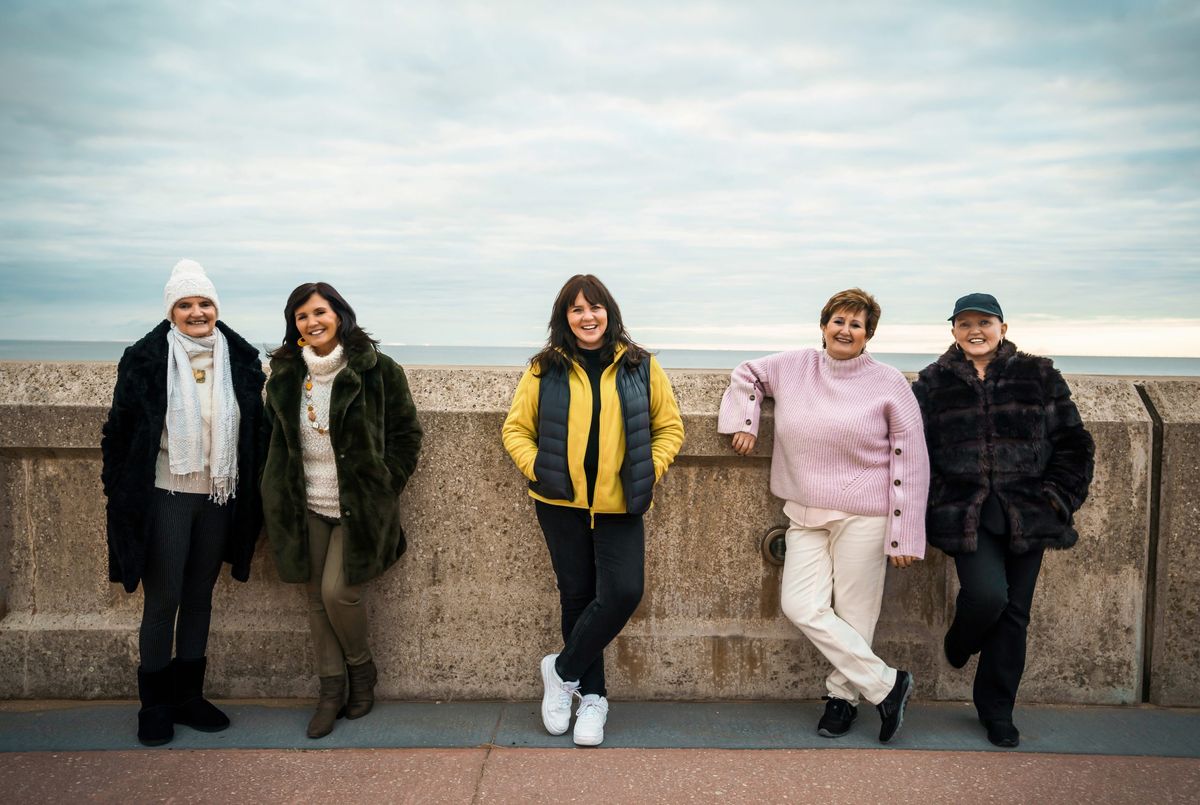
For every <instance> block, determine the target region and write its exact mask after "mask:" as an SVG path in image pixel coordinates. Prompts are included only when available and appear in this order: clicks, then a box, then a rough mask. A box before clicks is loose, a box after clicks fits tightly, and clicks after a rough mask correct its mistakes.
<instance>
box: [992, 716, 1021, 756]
mask: <svg viewBox="0 0 1200 805" xmlns="http://www.w3.org/2000/svg"><path fill="white" fill-rule="evenodd" d="M983 726H985V727H987V736H988V740H989V741H991V742H992V743H993V744H995V745H996V746H1002V747H1004V748H1005V749H1011V748H1012V747H1014V746H1020V744H1021V732H1020V730H1018V729H1017V727H1016V725H1015V724H1013V723H1012V722H1011V721H1000V720H996V721H987V720H985V721H984V722H983Z"/></svg>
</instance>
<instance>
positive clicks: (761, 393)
mask: <svg viewBox="0 0 1200 805" xmlns="http://www.w3.org/2000/svg"><path fill="white" fill-rule="evenodd" d="M763 397H773V398H774V399H775V449H774V452H773V453H772V454H771V492H772V494H774V495H776V496H777V497H781V498H783V499H784V500H792V501H796V502H797V503H801V504H803V505H805V506H820V507H822V508H826V509H837V510H840V511H845V512H851V513H853V514H863V515H870V516H879V515H887V518H888V528H887V535H886V537H885V539H886V543H885V546H884V550H885V552H886V553H887V554H888V555H889V556H919V557H923V556H924V555H925V501H926V496H927V495H928V494H929V456H928V454H927V453H926V450H925V432H924V428H923V426H922V424H921V410H920V408H918V407H917V400H916V397H914V396H913V393H912V389H910V388H909V385H908V381H907V380H906V379H905V378H904V375H902V374H900V372H899V371H897V370H896V369H893V368H892V367H890V366H886V365H884V364H882V363H878V362H876V361H875V360H874V359H873V358H872V357H871V356H870V355H868V354H867V353H865V352H864V353H863V354H862V355H860V356H858V357H857V358H851V359H850V360H845V361H839V360H834V359H833V358H830V357H829V355H828V354H827V353H826V352H825V351H824V350H816V349H800V350H795V351H792V352H779V353H776V354H774V355H768V356H766V357H765V358H758V359H757V360H752V361H746V362H745V363H743V364H741V365H740V366H738V367H737V368H736V369H734V370H733V375H732V376H731V377H730V381H729V388H728V389H727V390H726V391H725V397H724V398H723V399H722V400H721V415H720V419H719V421H718V425H717V429H718V431H720V432H721V433H737V432H738V431H746V432H747V433H752V434H754V435H756V436H757V435H758V421H759V414H760V413H761V411H762V401H763Z"/></svg>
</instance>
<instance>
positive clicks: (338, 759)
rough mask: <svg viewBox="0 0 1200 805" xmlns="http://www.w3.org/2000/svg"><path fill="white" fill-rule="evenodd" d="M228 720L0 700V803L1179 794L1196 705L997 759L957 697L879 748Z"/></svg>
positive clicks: (256, 707) (651, 728) (768, 718)
mask: <svg viewBox="0 0 1200 805" xmlns="http://www.w3.org/2000/svg"><path fill="white" fill-rule="evenodd" d="M224 706H225V708H226V710H227V712H228V713H229V714H230V717H231V718H232V719H233V721H234V724H233V726H232V727H231V728H230V729H228V730H226V731H225V732H221V733H214V734H205V733H198V732H195V731H193V730H189V729H187V728H184V727H181V728H179V730H178V733H177V736H176V739H175V741H173V742H172V743H171V744H170V745H169V746H168V747H164V748H160V749H145V748H142V747H141V746H140V745H139V744H137V742H136V739H135V738H134V730H135V725H136V705H135V704H133V703H131V702H108V703H92V702H88V703H80V702H67V703H55V702H21V701H11V702H3V703H0V792H3V796H4V799H5V800H6V801H9V802H50V801H54V802H74V801H81V800H90V801H100V802H109V801H118V800H120V801H124V802H140V801H161V800H167V799H170V800H173V801H177V802H213V801H229V800H231V799H236V800H241V801H252V802H258V801H269V802H278V801H289V802H316V801H323V802H330V801H340V800H350V799H354V800H357V801H376V802H378V801H389V802H391V801H395V802H451V803H470V802H551V801H553V802H559V803H563V802H585V801H586V802H604V803H622V802H631V803H633V802H639V803H640V802H718V801H719V802H755V803H765V802H772V803H773V802H823V803H838V802H854V803H867V802H889V803H902V802H920V803H923V805H933V803H940V802H962V801H966V800H970V801H972V802H988V801H997V802H1000V801H1002V802H1008V803H1016V802H1055V801H1057V802H1059V803H1073V802H1091V803H1107V802H1138V803H1144V802H1146V801H1153V802H1155V803H1166V802H1193V803H1194V802H1197V801H1200V711H1197V710H1179V709H1161V708H1154V707H1123V708H1116V707H1113V708H1105V707H1060V706H1056V707H1050V706H1027V707H1021V708H1018V712H1017V723H1018V725H1019V726H1020V727H1021V729H1022V742H1021V746H1020V748H1018V749H1016V750H999V749H996V748H994V747H992V746H991V745H990V744H989V743H987V741H986V740H985V739H984V737H983V731H982V728H981V727H980V726H979V725H978V722H976V721H975V718H974V711H973V710H972V708H971V707H970V706H968V705H960V704H947V703H929V702H915V703H914V705H913V706H912V708H911V710H910V713H909V715H908V717H907V718H906V719H905V724H904V728H903V730H902V732H901V734H900V735H899V736H898V737H897V739H896V740H895V741H894V742H893V743H892V744H889V745H888V746H886V747H883V746H881V745H880V744H879V743H878V742H877V741H876V739H875V738H876V734H877V730H878V718H877V717H876V716H875V714H874V713H873V712H870V711H869V710H866V709H864V710H863V711H862V712H861V714H860V721H859V723H858V724H856V725H855V729H854V731H853V732H852V733H851V734H850V735H849V736H846V737H845V738H842V739H838V740H828V739H824V738H821V737H819V736H817V735H816V733H815V729H814V725H815V723H816V719H817V717H818V716H819V715H820V712H821V705H820V703H818V702H801V703H774V702H771V703H766V702H759V703H745V702H737V703H730V702H707V703H664V702H643V703H628V702H615V703H614V704H613V710H612V713H611V715H610V722H609V728H608V730H607V735H606V740H605V744H604V748H602V749H577V748H572V747H571V743H570V736H569V735H566V736H562V737H554V736H550V735H547V734H546V733H545V732H544V731H543V730H542V727H541V723H540V719H539V717H538V710H537V705H536V703H530V702H515V703H504V702H450V703H432V702H386V703H381V704H380V705H379V706H378V707H377V708H376V711H375V712H373V713H372V714H371V715H370V716H368V717H367V718H365V719H360V720H358V721H352V722H347V721H339V722H338V725H337V729H336V730H335V731H334V733H333V734H332V735H330V736H328V737H327V738H325V739H322V740H320V741H310V740H308V739H307V738H305V737H304V732H303V731H304V726H305V724H306V723H307V721H308V716H309V707H310V703H308V702H295V701H290V700H289V701H286V702H230V703H224Z"/></svg>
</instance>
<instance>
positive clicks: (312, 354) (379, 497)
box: [262, 282, 421, 738]
mask: <svg viewBox="0 0 1200 805" xmlns="http://www.w3.org/2000/svg"><path fill="white" fill-rule="evenodd" d="M284 319H285V321H286V327H287V330H286V333H285V335H284V340H283V344H282V345H281V346H280V347H279V348H278V349H276V350H275V351H274V352H272V353H271V377H270V379H269V380H268V381H267V400H266V412H265V421H266V426H267V428H268V430H269V434H270V436H269V438H270V446H269V448H268V450H267V457H266V462H265V465H264V469H263V476H262V499H263V517H264V520H265V523H266V529H267V537H268V538H269V539H270V542H271V550H272V552H273V553H274V556H275V564H276V566H277V567H278V568H279V576H280V578H282V579H283V580H284V581H288V582H295V583H304V584H306V585H307V586H308V621H309V628H310V629H311V630H312V636H313V644H314V647H315V649H316V663H317V675H318V676H319V677H320V691H321V693H320V700H319V701H318V703H317V712H316V714H315V715H314V716H313V718H312V721H311V722H310V723H309V725H308V736H309V737H310V738H321V737H323V736H325V735H328V734H329V733H330V732H331V731H332V730H333V725H334V721H335V720H336V719H337V718H339V717H340V716H342V715H345V716H346V718H360V717H362V716H365V715H366V714H367V713H369V712H370V711H371V706H372V705H373V703H374V688H375V681H376V677H377V673H376V669H375V664H374V662H373V661H372V659H371V650H370V648H369V646H368V644H367V633H368V624H367V612H366V608H365V606H364V603H363V596H362V584H363V583H364V582H367V581H370V580H371V579H373V578H375V577H376V576H378V575H380V574H381V573H383V572H384V571H385V570H387V569H388V568H389V567H391V565H392V564H393V563H394V562H395V561H396V560H397V559H399V558H400V554H402V553H404V548H405V540H404V529H403V528H401V526H400V510H399V498H400V492H401V491H402V490H403V489H404V486H405V484H407V483H408V479H409V477H410V476H411V475H412V473H413V470H414V469H415V468H416V466H417V453H418V452H419V451H420V449H421V425H420V423H419V422H417V411H416V406H415V405H413V400H412V395H411V394H410V393H409V390H408V381H407V380H406V379H405V377H404V370H403V369H401V368H400V366H399V365H398V364H397V363H396V362H395V361H393V360H392V359H391V358H389V357H388V356H386V355H384V354H383V353H381V352H380V351H379V349H378V342H376V341H375V340H374V339H372V338H371V337H370V335H368V334H367V333H366V332H365V331H364V330H363V329H362V328H361V327H359V326H358V323H357V321H356V319H355V316H354V310H353V309H352V308H351V307H350V305H349V304H348V303H347V302H346V300H345V299H343V298H342V296H341V294H339V293H338V292H337V291H336V290H335V289H334V288H333V286H331V285H329V284H327V283H324V282H312V283H305V284H304V285H301V286H300V287H298V288H297V289H296V290H294V291H292V294H291V296H290V297H288V301H287V306H286V307H285V309H284ZM347 677H349V681H350V685H349V687H350V690H349V694H348V695H347V692H346V678H347Z"/></svg>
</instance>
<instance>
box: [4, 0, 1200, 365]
mask: <svg viewBox="0 0 1200 805" xmlns="http://www.w3.org/2000/svg"><path fill="white" fill-rule="evenodd" d="M1198 38H1200V15H1198V14H1197V12H1196V11H1195V9H1194V7H1193V5H1192V4H1187V3H1176V2H1160V3H1155V4H1153V5H1151V6H1146V5H1144V4H1135V3H1131V2H1124V3H1123V2H1105V3H1078V4H1060V3H1055V4H1038V3H1032V2H1018V3H1006V4H1000V5H995V4H978V5H975V4H972V5H967V6H962V5H954V6H949V7H948V6H946V5H944V4H938V3H915V4H903V5H898V4H892V3H883V2H873V3H872V2H865V3H855V4H840V5H838V6H829V7H826V6H816V7H811V6H809V4H794V3H784V2H751V3H732V2H706V3H661V4H660V3H654V4H649V5H648V4H645V3H636V4H635V3H620V2H618V3H594V4H593V3H584V4H571V5H570V6H569V7H564V6H561V5H560V4H549V3H533V2H513V3H505V4H503V5H502V7H501V6H497V5H492V4H474V3H466V4H445V5H441V6H430V5H428V4H415V3H407V4H406V3H401V4H382V3H367V2H361V3H354V2H350V3H344V4H338V5H337V6H335V7H329V6H325V5H317V4H313V5H309V4H304V3H301V4H284V3H282V2H261V3H256V4H254V5H253V6H240V5H234V4H204V5H202V6H197V5H195V4H183V3H142V4H137V3H132V4H118V5H112V4H107V3H95V4H90V5H89V4H86V3H84V4H62V3H54V2H42V3H32V2H18V3H9V4H5V6H4V7H3V9H0V76H4V77H3V78H0V274H2V276H3V281H4V289H5V290H4V293H5V298H6V301H10V302H15V303H16V304H17V307H18V308H19V310H18V312H17V313H16V314H15V315H12V316H6V317H5V319H4V320H3V322H0V337H3V338H14V337H64V336H63V335H62V333H64V332H65V331H71V330H72V329H73V328H76V327H78V321H79V320H78V318H77V317H74V316H72V315H71V313H70V311H72V310H74V309H76V308H78V307H79V306H81V305H87V304H94V303H96V302H100V303H101V304H102V305H104V306H105V307H106V309H107V310H109V311H111V313H112V315H110V316H105V317H101V318H99V319H95V320H91V321H89V323H88V330H87V335H86V337H89V338H91V337H94V338H121V339H129V338H133V337H136V336H137V335H139V334H140V332H142V331H144V330H145V329H147V328H148V326H149V325H150V324H152V323H153V321H154V318H155V317H156V316H157V313H158V310H157V309H158V304H157V294H158V292H159V290H160V289H161V282H162V281H164V280H165V276H166V272H167V271H168V270H169V267H170V265H171V264H172V263H173V262H174V261H175V260H176V259H178V257H180V256H183V255H190V256H192V257H194V258H196V259H199V260H200V261H201V262H202V263H204V264H205V265H206V266H208V267H209V268H210V271H211V272H212V273H213V275H214V278H217V281H218V285H219V287H221V288H222V296H223V300H224V301H225V302H226V308H227V316H228V317H229V318H230V320H231V322H232V323H234V325H235V326H238V327H239V328H240V329H243V330H245V331H247V332H249V333H250V334H251V335H254V336H255V337H258V338H266V337H268V336H270V337H271V338H274V337H276V332H275V331H276V329H277V328H278V323H277V322H276V319H277V318H278V310H279V308H280V307H281V305H282V300H283V298H285V297H286V294H287V292H288V291H289V290H290V289H291V287H293V286H294V285H295V284H297V283H298V282H300V281H302V280H308V279H313V278H316V277H323V278H327V279H331V280H333V281H335V282H336V283H338V284H339V287H341V288H342V290H343V291H345V292H346V293H347V295H348V296H350V297H351V300H352V301H355V300H362V302H361V303H359V302H356V304H360V305H361V306H362V308H363V310H362V311H360V313H361V314H362V315H361V318H362V319H363V320H364V321H365V322H367V323H368V324H369V325H371V326H372V328H373V329H374V330H375V332H376V333H377V334H378V335H380V336H382V337H383V338H385V339H386V340H389V341H405V342H411V343H447V344H470V343H477V342H478V339H484V340H485V341H486V342H487V343H501V342H505V341H510V342H512V343H530V342H536V341H538V340H539V339H540V338H541V337H542V334H543V332H544V327H545V320H546V315H547V311H546V310H544V308H545V307H547V306H548V305H549V303H550V301H551V299H552V298H553V295H554V292H555V291H556V290H557V287H558V285H559V284H561V282H562V281H563V280H564V279H565V278H566V277H568V276H569V275H570V274H573V273H576V272H593V273H597V274H599V275H600V276H602V277H603V278H604V279H605V281H606V282H608V283H609V284H610V285H611V286H612V287H613V289H614V292H617V293H618V298H619V299H620V300H621V303H622V307H623V310H624V312H625V313H626V318H627V320H629V321H630V323H631V324H632V325H634V326H635V329H638V330H639V331H640V329H641V328H638V327H637V325H638V324H639V323H644V325H645V328H647V329H646V330H645V331H646V332H647V333H650V334H652V335H653V334H654V333H658V332H661V333H662V334H663V335H664V337H666V336H667V335H668V334H669V333H675V334H676V335H671V336H670V337H671V338H672V339H674V338H679V337H682V336H681V335H679V334H683V333H687V332H693V330H689V329H688V328H691V327H696V326H699V327H700V328H701V330H700V331H699V332H698V334H697V335H696V336H695V337H696V338H700V336H701V335H705V334H708V335H712V334H724V335H723V336H722V337H723V338H727V339H729V340H730V343H731V344H733V343H734V341H735V340H737V339H742V338H744V337H749V336H748V335H746V333H748V332H749V331H746V330H744V329H743V328H744V327H745V326H747V325H753V326H755V327H757V326H761V327H763V328H764V330H763V332H761V333H760V334H759V335H757V336H755V338H758V339H759V343H758V345H767V344H768V341H770V333H771V332H785V331H787V330H786V328H787V327H790V326H792V323H793V322H795V321H796V320H797V319H798V318H800V319H803V320H808V319H809V318H811V316H809V315H808V314H807V313H805V314H803V315H799V314H798V313H797V310H798V309H805V310H807V309H811V307H812V305H813V304H816V307H817V308H818V309H819V306H820V301H823V300H824V299H825V298H826V297H828V295H829V294H830V293H832V292H833V291H836V290H839V289H840V288H844V287H848V286H852V285H860V286H863V287H866V288H867V289H868V290H871V291H872V292H874V293H875V294H877V295H878V296H879V297H880V299H881V301H883V302H884V304H885V310H886V311H887V317H888V321H889V322H890V323H894V324H895V325H905V326H908V325H911V326H914V327H918V326H924V323H925V322H929V321H937V320H938V316H940V315H943V313H942V312H943V311H944V309H945V307H946V306H947V303H948V301H952V300H953V299H954V298H955V297H956V296H958V295H960V294H961V293H964V292H966V291H969V290H976V289H987V290H991V291H992V292H994V293H996V294H997V295H998V296H1000V298H1001V299H1002V300H1006V301H1005V303H1006V305H1012V306H1015V307H1017V308H1018V309H1019V310H1020V314H1021V315H1023V316H1031V317H1036V316H1045V317H1050V320H1051V321H1052V322H1053V321H1058V322H1061V323H1062V326H1061V327H1059V328H1058V331H1059V332H1060V333H1061V335H1058V336H1055V335H1054V334H1053V333H1054V332H1055V328H1054V326H1053V325H1049V326H1048V327H1047V330H1046V331H1045V332H1046V339H1047V340H1046V343H1047V344H1048V345H1049V347H1050V348H1051V350H1053V349H1055V348H1056V346H1055V345H1056V344H1059V343H1061V344H1063V345H1071V344H1074V343H1075V342H1073V341H1070V340H1069V338H1068V336H1067V335H1066V334H1067V333H1069V332H1074V331H1075V329H1076V328H1075V327H1074V325H1073V323H1077V322H1080V321H1095V320H1100V319H1105V320H1108V319H1113V318H1123V317H1125V318H1127V317H1133V318H1135V319H1137V318H1142V319H1146V320H1151V321H1160V320H1165V319H1171V320H1175V319H1192V318H1193V317H1195V316H1196V315H1197V314H1196V309H1197V307H1198V304H1197V303H1200V271H1198V270H1197V269H1200V265H1198V264H1197V263H1198V260H1200V258H1197V257H1196V255H1197V254H1200V142H1197V132H1200V104H1197V103H1196V100H1195V99H1196V98H1197V97H1200V79H1197V78H1196V76H1200V55H1198V51H1197V49H1196V48H1195V47H1194V42H1195V41H1197V39H1198ZM226 287H228V288H229V291H226V290H225V288H226ZM231 294H232V295H233V296H234V297H236V299H237V301H236V303H234V304H231V301H233V300H232V299H231V298H230V297H231ZM1007 300H1012V301H1011V302H1009V301H1007ZM235 315H236V316H237V317H238V320H234V318H233V317H234V316H235ZM481 315H483V316H485V317H486V321H487V325H486V327H479V326H473V322H476V321H478V320H479V319H478V317H479V316H481ZM696 322H701V324H699V325H697V324H696ZM654 328H662V329H660V330H659V329H654ZM1084 329H1086V328H1084ZM1188 332H1190V331H1186V330H1185V331H1183V335H1181V336H1180V337H1179V338H1177V339H1174V340H1176V341H1179V342H1180V343H1183V344H1185V345H1188V344H1189V342H1190V345H1188V346H1187V347H1186V348H1187V349H1191V350H1192V353H1191V354H1197V355H1200V343H1197V341H1196V340H1195V339H1194V338H1193V337H1192V336H1191V335H1188V334H1187V333H1188ZM739 333H741V335H739ZM1040 337H1041V336H1039V338H1040ZM1056 339H1057V340H1056ZM1131 339H1132V340H1130V341H1129V342H1128V343H1137V344H1139V345H1143V346H1139V348H1145V349H1168V348H1170V349H1174V348H1175V347H1174V346H1163V345H1162V342H1161V341H1156V340H1155V339H1152V338H1151V339H1139V338H1134V337H1133V336H1131ZM705 343H708V342H705ZM737 343H738V344H739V345H740V346H745V347H754V346H755V345H756V344H754V343H751V342H749V341H737ZM775 343H776V342H773V341H772V342H770V344H771V345H774V344H775ZM679 345H681V346H682V345H684V344H682V343H680V344H679ZM1059 351H1060V352H1061V350H1059ZM1173 354H1174V353H1173Z"/></svg>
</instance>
